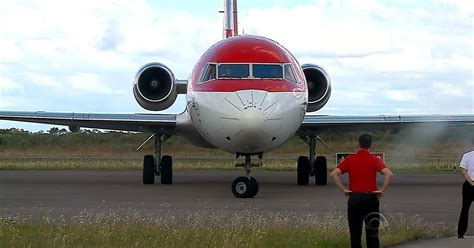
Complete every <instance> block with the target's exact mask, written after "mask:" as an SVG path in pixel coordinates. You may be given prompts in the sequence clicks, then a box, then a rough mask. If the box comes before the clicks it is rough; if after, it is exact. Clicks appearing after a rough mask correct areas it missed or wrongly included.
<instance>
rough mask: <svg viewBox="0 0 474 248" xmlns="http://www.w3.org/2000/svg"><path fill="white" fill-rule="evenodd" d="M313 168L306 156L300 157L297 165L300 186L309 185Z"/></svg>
mask: <svg viewBox="0 0 474 248" xmlns="http://www.w3.org/2000/svg"><path fill="white" fill-rule="evenodd" d="M310 169H311V166H310V164H309V159H308V157H306V156H300V157H299V158H298V165H297V182H298V185H308V184H309V171H310Z"/></svg>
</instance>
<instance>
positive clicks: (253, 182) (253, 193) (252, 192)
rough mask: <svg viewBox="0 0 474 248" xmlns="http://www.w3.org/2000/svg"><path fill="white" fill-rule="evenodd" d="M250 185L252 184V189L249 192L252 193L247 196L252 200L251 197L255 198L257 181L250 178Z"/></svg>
mask: <svg viewBox="0 0 474 248" xmlns="http://www.w3.org/2000/svg"><path fill="white" fill-rule="evenodd" d="M250 183H251V184H252V185H251V186H252V187H251V190H252V191H251V192H250V193H251V194H249V196H248V197H249V198H253V197H255V196H256V195H257V193H258V182H257V180H255V178H253V177H250Z"/></svg>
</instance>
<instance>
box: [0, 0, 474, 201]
mask: <svg viewBox="0 0 474 248" xmlns="http://www.w3.org/2000/svg"><path fill="white" fill-rule="evenodd" d="M223 36H224V39H222V40H221V41H219V42H217V43H216V44H214V45H212V46H211V47H210V48H209V49H208V50H207V51H206V52H205V53H204V54H203V55H202V56H201V58H200V59H199V61H198V62H197V64H196V66H195V67H194V69H193V70H192V72H191V74H190V76H189V79H188V80H177V79H176V78H175V76H174V74H173V71H172V70H171V69H169V68H168V67H167V66H166V65H164V64H162V63H157V62H153V63H149V64H146V65H144V66H143V67H141V68H140V69H139V70H138V72H137V73H136V75H135V77H134V81H133V94H134V97H135V99H136V101H137V102H138V104H139V105H140V106H141V107H143V108H144V109H147V110H151V111H162V110H165V109H167V108H169V107H170V106H171V105H172V104H173V103H174V102H175V100H176V98H177V96H178V94H185V95H186V109H185V111H184V112H182V113H180V114H156V113H146V114H145V113H138V114H98V113H56V112H42V111H40V112H14V111H2V112H0V120H9V121H21V122H33V123H43V124H53V125H63V126H68V127H69V129H70V130H71V131H74V132H77V131H79V130H80V128H98V129H108V130H121V131H134V132H147V133H150V134H151V136H150V137H149V138H148V139H147V140H145V141H144V143H143V144H141V145H140V147H139V148H141V147H143V146H144V145H145V144H146V143H147V142H149V141H151V140H152V139H154V143H155V149H154V154H153V155H146V156H145V157H144V160H143V178H142V179H143V184H154V182H155V177H156V176H160V181H161V184H172V182H173V169H172V167H173V166H172V164H173V158H172V157H171V156H170V155H162V152H161V147H162V145H163V144H164V142H165V141H166V139H167V137H169V136H173V135H177V136H181V137H182V138H184V139H185V140H186V141H187V142H189V143H191V144H192V145H195V146H199V147H205V148H215V149H216V148H217V149H223V150H225V151H227V152H229V153H231V154H235V155H236V158H243V163H237V164H236V165H235V166H236V167H243V168H244V169H245V172H246V175H245V176H240V177H237V178H236V179H235V180H234V181H233V183H232V186H231V189H232V193H233V194H234V196H235V197H237V198H252V197H255V196H256V195H257V193H258V190H259V187H258V182H257V181H256V180H255V178H253V177H251V176H250V172H251V169H252V168H253V167H257V166H261V165H262V159H263V155H264V154H265V153H266V152H268V151H270V150H273V149H275V148H277V147H279V146H281V145H283V144H284V143H285V142H287V141H288V140H289V139H290V138H292V137H294V136H295V135H297V136H299V137H301V138H303V139H304V140H305V141H306V142H307V144H308V148H309V149H308V155H307V156H300V157H299V158H298V160H297V165H296V167H297V173H296V174H297V180H296V181H297V184H298V185H308V184H309V178H310V177H314V179H315V184H316V185H326V184H327V161H326V158H325V157H324V156H317V153H316V141H317V140H318V139H320V138H319V135H320V134H321V133H323V132H341V131H342V132H345V131H354V130H366V129H371V130H372V129H393V130H398V129H400V128H403V127H407V126H413V125H427V127H431V126H456V125H472V124H473V123H474V115H409V116H332V115H307V113H312V112H316V111H318V110H320V109H321V108H323V107H324V106H325V105H326V103H327V102H328V100H329V98H330V96H331V89H332V87H331V80H330V77H329V74H328V73H327V72H326V70H324V69H323V68H322V67H321V66H318V65H316V64H304V65H300V64H299V63H298V61H297V60H296V58H295V57H294V56H293V55H292V54H291V53H290V52H289V51H288V50H287V49H286V48H284V47H283V46H282V45H280V44H279V43H277V42H276V41H274V40H271V39H269V38H265V37H262V36H255V35H239V33H238V20H237V0H224V29H223ZM255 157H256V158H257V159H258V162H256V163H255V162H252V158H255Z"/></svg>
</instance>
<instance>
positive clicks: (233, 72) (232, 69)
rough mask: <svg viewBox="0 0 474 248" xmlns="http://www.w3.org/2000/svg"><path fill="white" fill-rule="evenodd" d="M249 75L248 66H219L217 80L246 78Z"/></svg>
mask: <svg viewBox="0 0 474 248" xmlns="http://www.w3.org/2000/svg"><path fill="white" fill-rule="evenodd" d="M249 75H250V72H249V65H248V64H221V65H219V76H218V77H219V78H248V77H249Z"/></svg>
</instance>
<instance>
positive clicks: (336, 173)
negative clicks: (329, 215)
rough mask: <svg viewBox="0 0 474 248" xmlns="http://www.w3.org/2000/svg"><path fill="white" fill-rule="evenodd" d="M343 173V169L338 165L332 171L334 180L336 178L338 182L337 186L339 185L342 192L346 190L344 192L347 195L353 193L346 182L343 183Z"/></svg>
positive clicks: (335, 180)
mask: <svg viewBox="0 0 474 248" xmlns="http://www.w3.org/2000/svg"><path fill="white" fill-rule="evenodd" d="M341 175H342V171H341V169H339V168H337V167H336V168H335V169H334V170H333V171H332V172H331V177H332V180H334V182H335V183H336V186H337V187H338V188H339V189H340V190H341V191H342V192H344V194H345V195H346V196H349V194H350V193H351V191H350V190H348V189H347V188H346V187H345V186H344V184H342V182H341V179H340V178H339V177H340V176H341Z"/></svg>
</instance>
